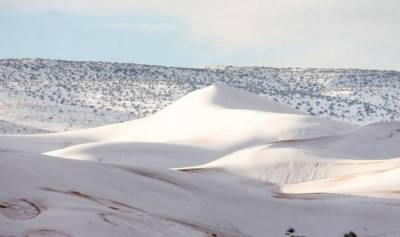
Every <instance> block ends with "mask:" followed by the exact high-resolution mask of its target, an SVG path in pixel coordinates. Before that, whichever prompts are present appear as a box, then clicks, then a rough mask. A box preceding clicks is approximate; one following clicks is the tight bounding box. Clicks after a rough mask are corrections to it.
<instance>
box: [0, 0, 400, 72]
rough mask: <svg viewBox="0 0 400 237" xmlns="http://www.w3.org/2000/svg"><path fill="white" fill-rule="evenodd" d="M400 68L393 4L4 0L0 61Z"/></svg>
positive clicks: (383, 0)
mask: <svg viewBox="0 0 400 237" xmlns="http://www.w3.org/2000/svg"><path fill="white" fill-rule="evenodd" d="M19 57H41V58H55V59H70V60H96V61H117V62H133V63H142V64H158V65H166V66H190V67H198V66H204V65H263V66H280V67H335V68H338V67H339V68H370V69H394V70H400V1H398V0H201V1H200V0H199V1H190V0H0V58H19Z"/></svg>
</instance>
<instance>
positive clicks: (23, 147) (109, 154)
mask: <svg viewBox="0 0 400 237" xmlns="http://www.w3.org/2000/svg"><path fill="white" fill-rule="evenodd" d="M399 131H400V124H399V123H396V122H393V123H380V124H372V125H368V126H364V127H359V126H355V125H351V124H346V123H341V122H335V121H330V120H326V119H321V118H315V117H310V116H308V115H305V114H302V113H299V112H298V111H296V110H293V109H291V108H289V107H287V106H284V105H281V104H278V103H276V102H274V101H270V100H267V99H265V98H261V97H258V96H255V95H252V94H249V93H247V92H242V91H240V90H237V89H233V88H229V87H226V86H224V85H217V86H210V87H207V88H204V89H201V90H198V91H194V92H192V93H190V94H188V95H187V96H185V97H183V98H182V99H180V100H178V101H176V102H175V103H173V104H171V105H170V106H168V107H166V108H165V109H163V110H161V111H160V112H158V113H156V114H154V115H151V116H149V117H146V118H143V119H138V120H133V121H129V122H124V123H118V124H111V125H106V126H102V127H97V128H92V129H86V130H80V131H73V132H64V133H57V134H46V135H24V136H13V135H7V136H6V135H3V136H0V236H55V237H56V236H208V237H211V236H218V237H220V236H228V237H231V236H328V237H329V236H332V237H333V236H344V234H346V233H349V232H350V231H353V232H355V233H357V235H358V236H399V235H400V228H399V225H398V224H399V222H398V220H399V218H400V209H399V210H398V208H399V207H400V195H399V193H400V192H399V191H400V185H399V184H400V175H399V170H400V147H399V145H398V144H400V132H399ZM287 231H288V232H287ZM291 232H293V233H291Z"/></svg>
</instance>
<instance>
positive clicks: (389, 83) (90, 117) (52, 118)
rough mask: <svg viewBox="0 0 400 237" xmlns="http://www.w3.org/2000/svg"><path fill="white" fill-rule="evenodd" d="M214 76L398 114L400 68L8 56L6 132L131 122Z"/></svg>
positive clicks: (377, 114) (3, 81)
mask: <svg viewBox="0 0 400 237" xmlns="http://www.w3.org/2000/svg"><path fill="white" fill-rule="evenodd" d="M215 83H224V84H226V85H229V86H232V87H236V88H240V89H243V90H246V91H248V92H251V93H255V94H258V95H261V96H263V97H267V98H270V99H273V100H275V101H277V102H280V103H283V104H287V105H289V106H291V107H292V108H296V109H298V110H299V111H302V112H305V113H307V114H310V115H313V116H317V117H321V118H329V119H333V120H338V121H343V122H349V123H354V124H368V123H371V122H382V121H399V120H400V103H399V101H400V72H397V71H378V70H359V69H300V68H268V67H229V66H228V67H208V68H201V69H195V68H174V67H162V66H149V65H139V64H123V63H106V62H74V61H60V60H46V59H3V60H0V132H1V133H43V132H57V131H58V132H59V131H65V130H76V129H82V128H89V127H96V126H100V125H105V124H110V123H116V122H122V121H128V120H131V119H134V118H141V117H145V116H148V115H151V114H154V113H155V112H157V111H160V110H161V109H162V108H164V107H165V106H167V105H169V104H170V103H172V102H173V101H175V100H177V99H179V98H181V97H182V96H183V95H185V94H187V93H189V92H191V91H194V90H196V89H200V88H203V87H205V86H209V85H212V84H215ZM11 124H12V125H13V126H10V125H11Z"/></svg>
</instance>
